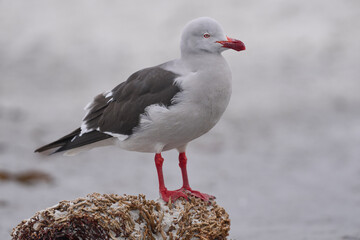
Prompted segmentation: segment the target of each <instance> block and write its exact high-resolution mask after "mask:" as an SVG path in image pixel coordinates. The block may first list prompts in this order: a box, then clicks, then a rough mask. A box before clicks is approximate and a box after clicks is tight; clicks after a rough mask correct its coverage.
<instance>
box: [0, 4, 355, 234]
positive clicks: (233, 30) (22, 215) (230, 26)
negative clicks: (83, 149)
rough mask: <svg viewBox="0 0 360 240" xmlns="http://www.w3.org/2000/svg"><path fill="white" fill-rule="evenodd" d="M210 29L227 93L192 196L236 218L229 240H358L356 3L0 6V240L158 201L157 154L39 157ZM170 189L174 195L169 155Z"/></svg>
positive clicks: (192, 171)
mask: <svg viewBox="0 0 360 240" xmlns="http://www.w3.org/2000/svg"><path fill="white" fill-rule="evenodd" d="M200 16H209V17H213V18H215V19H217V20H218V21H219V22H220V23H221V24H222V26H223V28H224V30H225V32H226V34H227V35H228V36H231V37H234V38H237V39H240V40H242V41H243V42H244V43H245V44H246V47H247V50H246V51H243V52H239V53H238V52H235V51H226V52H225V53H224V55H225V57H226V59H227V60H228V63H229V65H230V67H231V68H232V72H233V95H232V99H231V102H230V105H229V107H228V109H227V111H226V112H225V114H224V116H223V118H222V120H221V121H220V122H219V124H218V125H217V126H216V127H215V128H214V129H213V130H212V131H211V132H209V133H208V134H207V135H205V136H203V137H201V138H200V139H197V140H195V141H194V142H193V143H192V144H190V146H189V149H188V158H189V161H188V163H189V164H188V170H189V178H190V182H191V185H192V187H193V188H194V189H199V190H201V191H204V192H207V193H210V194H213V195H215V196H216V197H217V202H218V204H220V205H221V206H223V207H224V208H225V209H226V210H227V212H228V213H229V214H230V218H231V219H232V222H231V224H232V228H231V234H230V239H255V240H257V239H267V240H269V239H270V240H271V239H292V240H297V239H312V240H318V239H324V240H325V239H326V240H331V239H346V240H359V239H360V217H359V216H360V162H359V160H360V159H359V158H360V94H359V92H360V65H359V64H360V47H359V43H360V2H359V1H357V0H342V1H338V0H312V1H309V2H304V1H295V0H290V1H289V0H272V1H267V0H253V1H243V0H236V1H235V0H233V1H205V0H201V1H180V0H177V1H159V0H156V1H145V0H139V1H131V2H129V1H116V0H110V1H99V0H77V1H70V0H54V1H47V0H33V1H21V0H2V1H0V238H1V239H10V236H9V234H10V232H11V229H12V227H14V226H16V225H17V224H18V223H19V222H20V221H21V220H23V219H26V218H29V217H31V216H32V215H33V214H34V213H35V212H36V211H38V210H41V209H44V208H46V207H49V206H52V205H55V204H56V203H57V202H59V201H61V200H64V199H66V200H71V199H75V198H77V197H81V196H85V195H86V194H88V193H92V192H99V193H117V194H120V195H121V194H125V193H126V194H135V195H137V194H139V193H143V194H146V195H147V198H149V199H157V198H158V183H157V175H156V170H155V166H154V162H153V157H154V156H153V154H144V153H136V152H126V151H124V150H121V149H117V148H99V149H95V150H92V151H90V152H87V153H82V154H80V155H77V156H75V157H64V156H62V155H53V156H50V157H44V156H42V155H39V154H34V153H33V150H34V149H35V148H37V147H39V146H41V145H43V144H46V143H48V142H50V141H53V140H56V139H57V138H59V137H61V136H63V135H65V134H67V133H68V132H70V131H72V130H73V129H75V128H77V127H78V126H79V124H80V122H81V119H82V117H83V115H84V111H83V107H84V106H85V105H86V104H87V103H88V102H89V101H91V100H92V98H93V97H94V96H95V95H96V94H98V93H100V92H103V91H106V90H110V89H112V88H113V87H114V86H116V85H117V84H119V83H120V82H122V81H124V80H126V78H127V77H128V76H129V75H130V74H131V73H133V72H135V71H137V70H139V69H141V68H144V67H149V66H154V65H157V64H160V63H162V62H165V61H168V60H171V59H174V58H177V57H178V56H179V38H180V34H181V30H182V28H183V26H184V25H185V24H186V23H187V22H188V21H189V20H191V19H193V18H196V17H200ZM163 156H164V158H165V164H164V171H165V175H166V183H167V185H168V188H170V189H173V188H177V187H179V186H180V185H181V174H180V170H179V168H178V163H177V161H178V160H177V153H176V152H175V151H170V152H166V153H165V154H164V155H163Z"/></svg>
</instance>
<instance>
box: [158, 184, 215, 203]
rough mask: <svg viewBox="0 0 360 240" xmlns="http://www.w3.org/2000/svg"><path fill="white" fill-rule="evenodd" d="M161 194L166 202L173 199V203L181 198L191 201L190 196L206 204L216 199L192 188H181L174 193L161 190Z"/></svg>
mask: <svg viewBox="0 0 360 240" xmlns="http://www.w3.org/2000/svg"><path fill="white" fill-rule="evenodd" d="M160 194H161V198H162V199H163V200H164V201H165V202H169V200H170V198H171V201H173V202H174V201H176V200H177V199H178V198H181V197H182V198H185V199H189V196H194V197H197V198H200V199H202V200H203V201H205V202H208V201H210V200H213V199H215V196H212V195H209V194H206V193H201V192H199V191H195V190H192V189H191V188H190V187H182V188H180V189H178V190H174V191H169V190H167V189H162V190H160Z"/></svg>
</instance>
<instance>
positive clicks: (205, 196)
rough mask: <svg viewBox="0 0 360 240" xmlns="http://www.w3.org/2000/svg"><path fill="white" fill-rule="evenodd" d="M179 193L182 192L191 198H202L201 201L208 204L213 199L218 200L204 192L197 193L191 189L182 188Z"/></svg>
mask: <svg viewBox="0 0 360 240" xmlns="http://www.w3.org/2000/svg"><path fill="white" fill-rule="evenodd" d="M177 191H182V192H184V193H187V194H188V195H190V196H194V197H197V198H200V199H201V200H203V201H205V202H208V201H210V200H213V199H215V198H216V197H215V196H213V195H209V194H206V193H202V192H199V191H196V190H192V189H191V188H190V187H182V188H180V189H179V190H177Z"/></svg>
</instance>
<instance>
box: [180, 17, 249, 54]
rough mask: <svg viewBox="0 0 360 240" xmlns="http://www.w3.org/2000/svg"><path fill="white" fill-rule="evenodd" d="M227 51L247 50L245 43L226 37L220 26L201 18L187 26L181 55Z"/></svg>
mask: <svg viewBox="0 0 360 240" xmlns="http://www.w3.org/2000/svg"><path fill="white" fill-rule="evenodd" d="M226 49H234V50H236V51H241V50H245V45H244V43H243V42H241V41H239V40H236V39H232V38H229V37H227V36H226V35H225V33H224V31H223V29H222V27H221V26H220V24H219V23H218V22H217V21H216V20H214V19H212V18H209V17H200V18H196V19H194V20H192V21H190V22H189V23H188V24H186V26H185V28H184V30H183V32H182V35H181V54H182V55H184V54H186V55H187V54H200V53H218V54H220V53H221V52H222V51H224V50H226Z"/></svg>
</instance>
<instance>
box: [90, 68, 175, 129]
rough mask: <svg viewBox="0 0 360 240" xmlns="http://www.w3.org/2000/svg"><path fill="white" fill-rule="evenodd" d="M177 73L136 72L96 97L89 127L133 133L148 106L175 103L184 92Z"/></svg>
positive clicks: (160, 71) (144, 70)
mask: <svg viewBox="0 0 360 240" xmlns="http://www.w3.org/2000/svg"><path fill="white" fill-rule="evenodd" d="M177 76H178V75H177V74H175V73H173V72H170V71H167V70H164V69H162V68H160V67H152V68H146V69H143V70H140V71H138V72H136V73H134V74H132V75H131V76H130V77H129V79H128V80H127V81H125V82H123V83H121V84H119V85H118V86H117V87H115V88H114V89H113V90H112V91H111V92H109V93H107V94H106V95H105V94H100V95H98V96H97V97H95V99H94V101H93V102H92V103H91V104H90V106H89V107H88V113H87V114H86V116H85V118H84V120H83V121H84V124H85V125H86V129H90V130H98V131H100V132H106V133H114V134H123V135H131V134H132V133H133V129H134V128H135V127H137V126H138V125H139V121H140V115H141V114H143V113H144V112H145V108H146V107H148V106H150V105H152V104H161V105H164V106H166V107H168V106H170V105H171V104H172V102H171V99H172V98H173V97H174V96H175V95H176V94H177V93H178V92H179V91H180V88H179V87H178V86H177V85H176V84H175V79H176V77H177Z"/></svg>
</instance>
